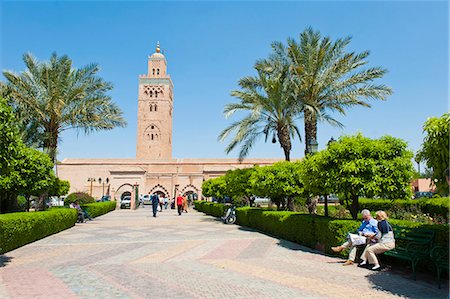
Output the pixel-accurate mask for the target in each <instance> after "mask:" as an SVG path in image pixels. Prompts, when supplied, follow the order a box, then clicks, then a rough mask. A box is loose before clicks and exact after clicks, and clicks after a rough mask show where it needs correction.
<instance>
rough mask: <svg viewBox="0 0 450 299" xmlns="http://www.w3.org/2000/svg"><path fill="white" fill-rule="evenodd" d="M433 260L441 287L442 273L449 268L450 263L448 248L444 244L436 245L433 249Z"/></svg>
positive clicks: (431, 254)
mask: <svg viewBox="0 0 450 299" xmlns="http://www.w3.org/2000/svg"><path fill="white" fill-rule="evenodd" d="M430 256H431V260H432V261H433V263H434V265H435V267H436V272H437V278H438V285H439V288H441V273H442V271H443V270H447V271H448V268H449V265H448V248H447V247H444V246H436V247H433V248H432V249H431V253H430Z"/></svg>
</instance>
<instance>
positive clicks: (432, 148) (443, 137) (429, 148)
mask: <svg viewBox="0 0 450 299" xmlns="http://www.w3.org/2000/svg"><path fill="white" fill-rule="evenodd" d="M423 131H424V132H425V133H426V136H425V138H424V139H423V143H422V146H421V149H420V151H419V153H418V155H417V156H418V157H417V159H418V160H423V161H425V163H426V165H427V167H428V168H429V169H431V170H432V176H431V179H432V180H433V181H434V182H435V184H436V187H437V192H438V193H440V194H442V195H447V194H449V186H448V184H447V180H446V174H445V170H446V169H447V168H448V167H449V134H450V113H448V112H447V113H444V114H443V115H442V116H441V117H431V118H429V119H427V121H426V122H425V124H424V126H423Z"/></svg>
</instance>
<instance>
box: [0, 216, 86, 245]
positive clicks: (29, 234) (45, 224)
mask: <svg viewBox="0 0 450 299" xmlns="http://www.w3.org/2000/svg"><path fill="white" fill-rule="evenodd" d="M76 221H77V212H76V210H74V209H55V210H49V211H45V212H31V213H29V212H28V213H27V212H19V213H11V214H3V215H0V246H1V248H0V253H5V252H7V251H10V250H13V249H16V248H18V247H21V246H23V245H25V244H28V243H31V242H34V241H36V240H39V239H42V238H44V237H47V236H49V235H52V234H55V233H57V232H60V231H62V230H65V229H67V228H69V227H72V226H74V225H75V222H76Z"/></svg>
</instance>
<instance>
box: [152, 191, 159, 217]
mask: <svg viewBox="0 0 450 299" xmlns="http://www.w3.org/2000/svg"><path fill="white" fill-rule="evenodd" d="M150 197H151V199H152V210H153V217H156V212H157V211H158V205H159V199H158V195H156V194H152V195H150Z"/></svg>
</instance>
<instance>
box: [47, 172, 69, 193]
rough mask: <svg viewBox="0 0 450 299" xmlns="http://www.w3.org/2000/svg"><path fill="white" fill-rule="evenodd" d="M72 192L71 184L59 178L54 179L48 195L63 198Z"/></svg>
mask: <svg viewBox="0 0 450 299" xmlns="http://www.w3.org/2000/svg"><path fill="white" fill-rule="evenodd" d="M69 190H70V182H69V181H65V180H61V179H59V178H57V177H54V178H53V181H52V185H51V186H50V189H49V190H48V195H50V196H58V197H59V196H63V195H66V194H67V193H69Z"/></svg>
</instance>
